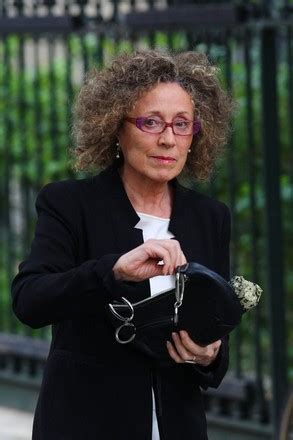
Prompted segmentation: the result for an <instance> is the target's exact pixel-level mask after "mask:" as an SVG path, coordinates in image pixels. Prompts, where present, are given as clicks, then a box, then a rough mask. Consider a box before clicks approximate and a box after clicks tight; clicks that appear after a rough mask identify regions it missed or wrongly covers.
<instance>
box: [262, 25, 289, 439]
mask: <svg viewBox="0 0 293 440" xmlns="http://www.w3.org/2000/svg"><path fill="white" fill-rule="evenodd" d="M276 36H277V31H276V29H275V28H274V27H273V26H271V27H264V28H263V29H262V35H261V58H262V59H261V62H262V117H263V119H262V128H263V154H264V184H265V200H266V228H267V273H268V294H269V314H270V336H271V340H270V345H271V347H270V349H271V371H272V390H273V402H272V422H273V428H274V434H275V436H274V438H277V432H278V430H279V425H280V420H281V413H282V408H283V404H284V400H285V398H286V394H287V368H286V332H285V298H284V297H285V292H284V273H283V252H282V230H281V229H282V228H281V224H282V223H281V202H280V157H279V156H280V146H279V127H278V106H277V100H278V96H277V84H276V77H277V59H276Z"/></svg>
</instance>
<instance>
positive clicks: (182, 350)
mask: <svg viewBox="0 0 293 440" xmlns="http://www.w3.org/2000/svg"><path fill="white" fill-rule="evenodd" d="M172 339H173V342H174V345H175V348H176V350H177V352H178V354H179V356H180V357H181V359H183V361H189V360H191V359H192V358H193V356H194V354H195V353H192V352H190V351H189V350H187V349H186V347H184V345H183V344H182V342H181V338H180V337H179V335H178V334H177V333H172Z"/></svg>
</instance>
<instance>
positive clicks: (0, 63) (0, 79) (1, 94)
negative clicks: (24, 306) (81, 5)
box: [0, 38, 6, 331]
mask: <svg viewBox="0 0 293 440" xmlns="http://www.w3.org/2000/svg"><path fill="white" fill-rule="evenodd" d="M5 69H6V66H5V63H4V40H3V39H2V38H1V39H0V84H2V88H1V89H0V145H3V146H4V145H5V125H4V122H5V120H4V109H5V89H4V84H5ZM4 170H5V162H4V157H3V158H2V160H1V161H0V245H1V247H0V276H1V278H0V285H1V289H2V292H3V293H2V294H1V295H0V331H4V324H5V315H6V313H5V296H4V291H5V290H4V289H5V287H4V286H5V279H4V267H5V236H6V234H5V213H6V206H5V200H4V196H5V182H4Z"/></svg>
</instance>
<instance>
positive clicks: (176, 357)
mask: <svg viewBox="0 0 293 440" xmlns="http://www.w3.org/2000/svg"><path fill="white" fill-rule="evenodd" d="M167 350H168V352H169V355H170V356H171V358H172V359H173V361H175V362H176V363H177V364H182V363H183V362H184V361H183V360H182V359H181V358H180V356H179V355H178V353H177V352H176V350H175V348H174V347H173V345H172V343H171V342H170V341H167Z"/></svg>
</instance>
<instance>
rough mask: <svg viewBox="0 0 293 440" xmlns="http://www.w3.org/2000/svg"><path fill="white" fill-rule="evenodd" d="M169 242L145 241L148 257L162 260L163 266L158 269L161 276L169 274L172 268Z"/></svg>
mask: <svg viewBox="0 0 293 440" xmlns="http://www.w3.org/2000/svg"><path fill="white" fill-rule="evenodd" d="M169 241H170V240H147V241H146V242H145V248H146V251H147V252H148V254H149V256H150V257H151V258H156V259H158V260H163V262H164V265H162V266H161V267H160V269H161V270H162V274H163V275H168V274H169V273H171V272H172V268H173V262H172V259H173V256H172V249H171V247H170V243H169ZM159 266H160V265H159Z"/></svg>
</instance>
